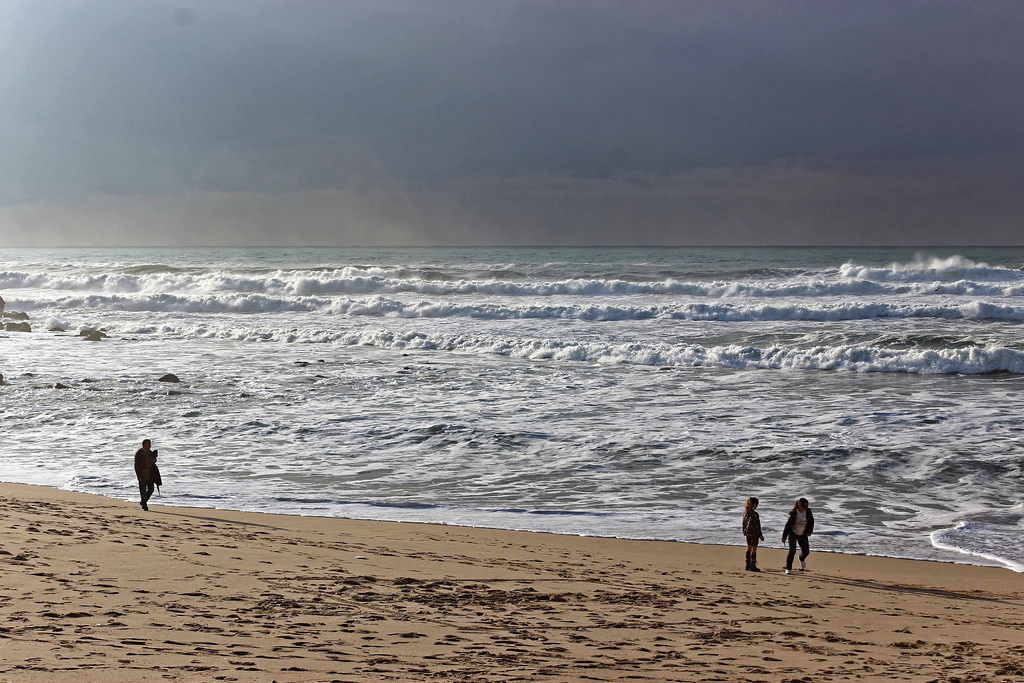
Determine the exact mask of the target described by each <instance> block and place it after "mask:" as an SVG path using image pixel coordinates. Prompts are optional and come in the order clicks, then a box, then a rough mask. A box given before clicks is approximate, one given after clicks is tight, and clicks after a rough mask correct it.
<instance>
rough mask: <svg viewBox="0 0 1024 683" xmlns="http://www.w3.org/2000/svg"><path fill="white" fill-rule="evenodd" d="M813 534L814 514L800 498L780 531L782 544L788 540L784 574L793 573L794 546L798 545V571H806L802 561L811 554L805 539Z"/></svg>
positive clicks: (804, 499) (804, 563) (805, 500)
mask: <svg viewBox="0 0 1024 683" xmlns="http://www.w3.org/2000/svg"><path fill="white" fill-rule="evenodd" d="M813 532H814V513H812V512H811V508H810V506H809V505H808V503H807V499H806V498H801V499H800V500H798V501H797V502H796V505H794V506H793V509H792V510H791V511H790V513H789V519H788V520H786V528H785V529H783V530H782V542H783V544H785V542H786V539H787V538H788V539H789V554H788V555H787V556H786V567H785V569H786V573H787V574H792V573H793V556H795V555H796V546H797V544H799V545H800V569H807V563H806V562H804V560H806V559H807V556H808V555H810V553H811V545H810V543H808V541H807V537H808V536H810V535H811V534H812V533H813Z"/></svg>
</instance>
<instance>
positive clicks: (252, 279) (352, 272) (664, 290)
mask: <svg viewBox="0 0 1024 683" xmlns="http://www.w3.org/2000/svg"><path fill="white" fill-rule="evenodd" d="M946 261H951V262H952V263H954V264H955V263H960V261H958V260H957V259H945V260H944V261H943V263H945V262H946ZM961 261H965V260H963V259H961ZM968 263H969V262H968ZM140 270H141V272H139V271H140ZM503 274H504V275H507V274H508V273H503ZM5 289H15V290H23V289H39V290H47V291H57V292H82V293H88V294H91V295H111V294H122V295H129V294H151V295H156V294H162V295H172V296H200V295H206V296H216V295H220V294H227V293H251V294H264V295H267V296H281V297H300V296H316V295H374V294H421V295H425V296H453V297H454V296H467V295H477V296H479V295H483V296H499V297H556V296H578V297H601V296H634V295H639V296H659V295H660V296H689V297H702V298H707V297H714V298H781V297H809V298H814V297H828V296H865V295H870V296H887V295H902V294H911V295H914V294H916V295H931V294H940V295H968V296H994V297H1003V296H1020V295H1024V277H1022V273H1021V272H1020V271H1017V270H1013V269H1008V268H992V267H989V266H984V264H975V266H974V267H967V266H966V265H965V264H963V263H961V264H960V267H955V266H954V265H946V266H943V265H941V264H937V263H927V264H926V263H922V264H919V265H915V264H907V265H905V266H900V265H895V264H894V265H893V266H890V267H888V268H871V267H866V266H857V265H853V264H849V263H847V264H844V265H843V266H842V267H841V268H840V269H839V271H838V273H835V272H833V274H831V275H830V274H827V273H810V274H801V275H798V276H797V275H792V274H790V275H786V276H785V277H778V278H772V277H768V278H764V277H762V278H748V279H736V280H730V279H714V280H685V279H683V280H680V279H675V278H665V279H660V280H634V279H624V278H621V277H607V278H596V277H570V278H564V279H558V280H526V279H515V278H481V279H466V278H458V279H456V278H453V277H452V276H450V275H446V274H444V273H440V272H429V273H428V272H424V271H423V270H422V269H417V270H415V271H413V272H411V273H409V272H405V271H395V270H393V269H387V268H371V267H358V268H357V267H347V268H342V269H326V270H324V269H317V270H289V271H285V270H278V271H271V272H266V273H237V272H232V271H218V270H214V271H204V272H190V271H185V270H180V269H158V270H154V269H151V268H142V267H140V269H134V270H133V271H132V272H125V273H117V274H77V275H72V274H64V273H30V272H20V271H6V272H0V290H5Z"/></svg>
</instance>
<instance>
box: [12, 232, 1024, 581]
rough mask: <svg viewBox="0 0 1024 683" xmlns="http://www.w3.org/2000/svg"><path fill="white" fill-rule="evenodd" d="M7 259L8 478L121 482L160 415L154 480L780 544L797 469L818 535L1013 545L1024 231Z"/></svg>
mask: <svg viewBox="0 0 1024 683" xmlns="http://www.w3.org/2000/svg"><path fill="white" fill-rule="evenodd" d="M0 259H2V261H0V295H2V296H3V297H4V299H6V301H7V310H8V311H12V310H16V311H25V312H27V313H29V315H30V320H31V322H32V324H33V327H34V331H33V332H31V333H28V334H26V333H16V332H7V333H2V334H0V368H2V369H0V371H2V372H3V373H4V375H5V376H6V380H7V381H6V384H5V386H4V387H3V388H2V389H0V391H2V394H0V396H2V404H0V406H2V407H0V419H2V421H3V425H4V427H3V430H4V439H3V442H4V444H3V445H2V446H0V458H2V462H3V473H2V475H0V476H2V478H3V479H4V480H7V481H18V482H27V483H38V484H51V485H56V486H59V487H63V488H68V489H73V490H79V491H88V492H93V493H100V494H103V495H108V496H113V497H117V498H123V499H127V500H131V499H134V498H135V496H136V495H137V490H136V486H135V483H134V476H133V474H132V471H131V465H130V462H131V454H132V453H133V452H134V450H135V448H137V447H138V446H137V444H138V442H139V441H141V439H142V438H143V437H150V438H152V439H153V440H154V446H155V447H156V448H157V449H159V451H160V454H161V456H160V458H161V469H162V471H163V472H164V482H165V485H164V487H163V489H162V491H161V498H160V499H158V501H159V502H160V503H163V504H170V505H186V506H209V507H221V508H232V509H242V510H261V511H269V512H284V513H293V514H306V515H330V516H346V517H362V518H371V519H393V520H414V521H432V522H442V523H448V524H465V525H475V526H489V527H502V528H515V529H532V530H543V531H554V532H558V533H571V534H594V535H607V536H622V537H631V538H659V539H679V540H688V541H699V542H710V543H735V544H740V543H742V541H743V539H742V536H741V535H740V532H739V518H740V516H741V514H742V506H743V501H744V500H745V498H746V497H747V496H749V495H755V496H758V497H759V498H760V499H761V507H760V512H761V517H762V522H763V524H764V526H765V527H766V534H765V535H766V537H767V538H768V541H769V543H770V544H774V545H780V544H779V543H778V540H779V539H778V536H779V535H780V534H781V527H782V523H783V522H784V519H785V515H786V513H787V511H788V509H789V508H790V507H791V506H792V504H793V500H795V498H797V497H799V496H806V497H807V498H809V499H810V500H811V503H812V506H813V507H814V509H815V514H816V520H817V526H816V532H817V533H816V535H815V537H814V539H813V542H812V549H816V550H838V551H844V552H857V553H870V554H880V555H890V556H897V557H911V558H927V559H941V560H952V561H965V562H973V563H979V564H1002V565H1006V566H1010V567H1012V568H1014V569H1017V570H1022V569H1024V555H1022V554H1021V551H1019V550H1016V545H1017V544H1016V543H1015V541H1016V539H1017V538H1019V535H1020V533H1021V531H1022V522H1021V517H1022V504H1021V499H1020V481H1021V474H1022V472H1021V459H1020V457H1019V454H1020V452H1021V451H1020V447H1021V444H1022V438H1024V427H1021V426H1020V424H1019V415H1020V414H1021V412H1022V411H1021V409H1022V408H1024V393H1022V392H1024V384H1022V382H1024V344H1022V342H1021V335H1020V325H1021V320H1022V319H1024V305H1022V293H1024V271H1022V270H1021V263H1022V262H1024V251H1022V250H987V251H979V250H972V251H951V252H945V253H931V252H929V253H923V254H916V253H915V252H914V250H838V249H828V250H826V249H820V250H813V249H794V250H776V249H762V250H756V249H755V250H751V249H698V250H680V249H675V250H653V249H651V250H639V249H638V250H627V249H608V250H598V249H590V250H582V249H576V250H569V249H562V250H546V251H545V250H526V249H519V250H517V249H486V250H485V249H478V250H475V249H467V250H377V249H374V250H369V249H367V250H339V249H331V250H327V249H325V250H270V249H267V250H169V249H168V250H123V249H122V250H21V249H16V250H3V251H0ZM47 327H50V328H55V329H56V328H63V329H64V330H67V331H66V332H59V331H47V329H46V328H47ZM85 327H102V328H105V329H106V331H107V333H108V334H109V335H110V337H109V339H106V340H104V341H102V342H94V343H90V342H84V341H82V339H81V338H80V337H78V336H76V335H77V333H78V331H79V330H80V329H82V328H85ZM168 372H172V373H174V374H176V375H178V376H179V377H180V379H181V382H180V383H178V384H169V383H161V382H158V381H156V380H157V378H159V377H160V376H161V375H163V374H164V373H168ZM57 383H60V384H62V385H65V386H67V387H69V388H66V389H53V388H52V387H53V386H54V385H55V384H57Z"/></svg>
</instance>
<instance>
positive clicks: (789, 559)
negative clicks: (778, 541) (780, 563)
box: [786, 534, 797, 569]
mask: <svg viewBox="0 0 1024 683" xmlns="http://www.w3.org/2000/svg"><path fill="white" fill-rule="evenodd" d="M796 539H797V536H796V534H790V535H789V554H788V555H786V569H792V568H793V557H794V556H795V555H796Z"/></svg>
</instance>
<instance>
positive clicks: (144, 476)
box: [135, 448, 162, 486]
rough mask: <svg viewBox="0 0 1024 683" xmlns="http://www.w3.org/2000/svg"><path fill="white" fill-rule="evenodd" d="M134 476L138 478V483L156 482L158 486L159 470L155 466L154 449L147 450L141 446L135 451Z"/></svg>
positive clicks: (159, 482)
mask: <svg viewBox="0 0 1024 683" xmlns="http://www.w3.org/2000/svg"><path fill="white" fill-rule="evenodd" d="M135 476H136V477H138V478H139V483H140V484H156V485H157V486H159V485H160V484H161V483H162V482H161V481H160V470H159V469H158V468H157V466H156V451H147V450H144V449H142V448H140V449H139V450H137V451H135Z"/></svg>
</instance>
